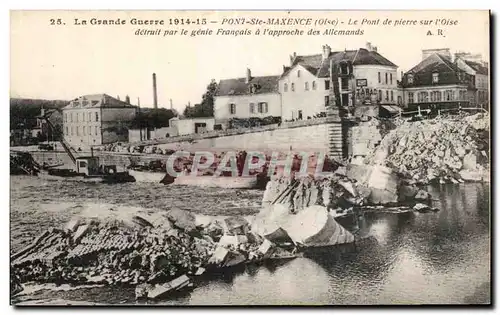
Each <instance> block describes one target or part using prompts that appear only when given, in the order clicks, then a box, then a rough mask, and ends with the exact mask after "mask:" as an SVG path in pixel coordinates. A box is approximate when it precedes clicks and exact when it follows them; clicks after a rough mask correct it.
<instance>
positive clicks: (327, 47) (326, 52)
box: [323, 45, 332, 60]
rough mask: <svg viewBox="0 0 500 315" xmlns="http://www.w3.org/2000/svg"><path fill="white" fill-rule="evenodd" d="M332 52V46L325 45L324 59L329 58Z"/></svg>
mask: <svg viewBox="0 0 500 315" xmlns="http://www.w3.org/2000/svg"><path fill="white" fill-rule="evenodd" d="M331 52H332V48H331V47H330V46H328V45H323V60H326V59H328V57H330V53H331Z"/></svg>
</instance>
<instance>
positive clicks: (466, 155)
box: [365, 113, 490, 184]
mask: <svg viewBox="0 0 500 315" xmlns="http://www.w3.org/2000/svg"><path fill="white" fill-rule="evenodd" d="M489 138H490V117H489V114H487V113H478V114H475V115H469V116H458V117H437V118H435V119H432V120H423V121H416V122H402V123H400V124H399V125H398V126H397V127H396V128H395V129H394V130H392V131H391V132H389V134H387V135H386V136H385V137H384V138H383V139H382V141H381V143H380V145H379V146H378V147H377V148H376V149H375V150H374V151H373V152H372V153H371V154H370V155H369V156H368V157H367V159H366V160H365V163H367V164H371V165H375V164H380V165H385V166H388V167H391V168H392V169H394V170H395V171H396V172H398V173H399V174H400V175H401V176H402V177H403V178H405V179H407V180H408V183H410V184H413V183H416V184H430V183H436V182H438V183H460V182H464V181H489V177H490V173H489V170H490V159H489V146H490V144H489Z"/></svg>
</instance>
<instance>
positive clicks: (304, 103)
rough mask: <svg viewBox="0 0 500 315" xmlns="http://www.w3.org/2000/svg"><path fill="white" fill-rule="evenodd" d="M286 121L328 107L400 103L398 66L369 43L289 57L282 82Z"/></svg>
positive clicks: (305, 116) (306, 115) (283, 115)
mask: <svg viewBox="0 0 500 315" xmlns="http://www.w3.org/2000/svg"><path fill="white" fill-rule="evenodd" d="M279 90H280V93H281V95H282V97H281V99H282V118H283V120H296V119H299V120H300V119H307V118H308V117H314V116H316V115H318V114H321V113H322V112H326V110H327V107H328V106H334V105H336V106H344V107H351V108H356V107H357V108H359V109H361V108H363V107H366V106H369V108H368V109H366V110H370V108H371V109H373V110H374V113H373V114H374V115H376V113H375V112H376V109H377V108H378V107H377V106H373V105H378V104H397V91H398V87H397V66H396V65H395V64H394V63H392V62H391V61H389V60H388V59H386V58H385V57H383V56H382V55H380V54H379V53H378V51H377V47H374V46H372V45H371V44H370V43H367V45H366V48H360V49H357V50H344V51H331V48H330V46H328V45H324V46H323V50H322V53H321V54H315V55H306V56H301V55H297V54H296V53H294V54H293V56H290V66H289V67H284V72H283V74H282V75H281V78H280V81H279Z"/></svg>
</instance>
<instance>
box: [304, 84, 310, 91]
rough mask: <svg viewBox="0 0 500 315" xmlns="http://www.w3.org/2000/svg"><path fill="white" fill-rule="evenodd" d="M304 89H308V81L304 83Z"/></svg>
mask: <svg viewBox="0 0 500 315" xmlns="http://www.w3.org/2000/svg"><path fill="white" fill-rule="evenodd" d="M304 90H306V91H309V82H306V83H304Z"/></svg>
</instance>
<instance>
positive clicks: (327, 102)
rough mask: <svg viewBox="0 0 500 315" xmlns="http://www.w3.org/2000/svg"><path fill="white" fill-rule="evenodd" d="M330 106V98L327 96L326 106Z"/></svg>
mask: <svg viewBox="0 0 500 315" xmlns="http://www.w3.org/2000/svg"><path fill="white" fill-rule="evenodd" d="M329 104H330V96H328V95H325V106H328V105H329Z"/></svg>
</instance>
